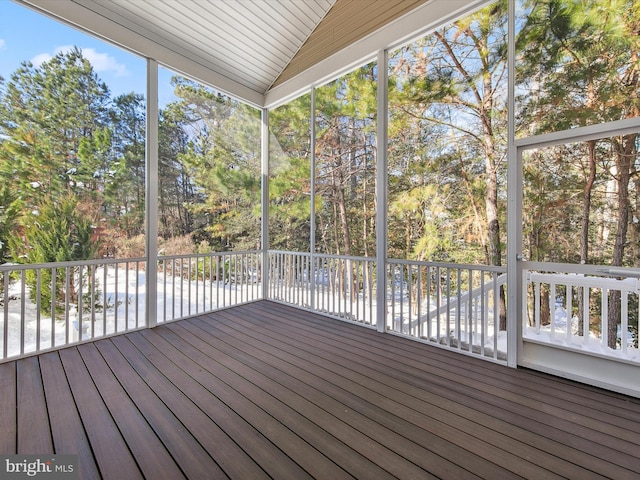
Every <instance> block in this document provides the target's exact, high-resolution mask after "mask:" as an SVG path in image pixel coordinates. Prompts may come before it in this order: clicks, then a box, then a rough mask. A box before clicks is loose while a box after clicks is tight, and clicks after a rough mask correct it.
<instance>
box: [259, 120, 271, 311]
mask: <svg viewBox="0 0 640 480" xmlns="http://www.w3.org/2000/svg"><path fill="white" fill-rule="evenodd" d="M260 150H261V159H262V166H261V172H262V185H261V189H260V190H261V200H260V201H261V208H260V212H261V217H262V225H261V239H260V248H261V249H262V298H263V299H265V300H266V299H267V298H269V110H268V109H266V108H263V109H262V134H261V148H260Z"/></svg>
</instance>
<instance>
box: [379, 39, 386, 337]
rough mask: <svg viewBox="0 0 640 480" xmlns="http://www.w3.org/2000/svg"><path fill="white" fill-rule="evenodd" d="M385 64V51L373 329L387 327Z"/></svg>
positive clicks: (381, 66)
mask: <svg viewBox="0 0 640 480" xmlns="http://www.w3.org/2000/svg"><path fill="white" fill-rule="evenodd" d="M388 63H389V56H388V53H387V51H386V50H380V51H379V52H378V98H377V102H378V105H377V125H376V128H377V142H376V144H377V151H376V277H377V284H376V286H377V289H376V328H377V330H378V332H385V331H386V325H387V185H388V183H387V140H388V134H387V132H388V123H389V121H388V118H389V115H388V101H387V99H388V97H389V81H388V77H389V75H388V70H389V69H388Z"/></svg>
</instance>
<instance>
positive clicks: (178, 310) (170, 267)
mask: <svg viewBox="0 0 640 480" xmlns="http://www.w3.org/2000/svg"><path fill="white" fill-rule="evenodd" d="M261 277H262V268H261V252H259V251H246V252H224V253H206V254H198V255H171V256H162V257H159V258H158V289H157V294H158V311H157V316H158V319H157V322H158V323H163V322H167V321H171V320H179V319H181V318H186V317H190V316H193V315H200V314H203V313H207V312H212V311H214V310H219V309H221V308H227V307H232V306H234V305H240V304H243V303H247V302H252V301H255V300H258V299H260V298H262V287H261V285H262V282H261Z"/></svg>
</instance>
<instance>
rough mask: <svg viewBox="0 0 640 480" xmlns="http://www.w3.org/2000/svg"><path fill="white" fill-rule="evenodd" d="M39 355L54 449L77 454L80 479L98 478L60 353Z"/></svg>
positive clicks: (97, 471)
mask: <svg viewBox="0 0 640 480" xmlns="http://www.w3.org/2000/svg"><path fill="white" fill-rule="evenodd" d="M39 358H40V370H41V372H42V383H43V386H44V389H45V397H46V400H47V410H48V412H49V423H50V425H51V435H52V437H53V446H54V450H55V451H61V452H67V453H71V454H75V455H78V469H79V472H80V475H82V478H85V479H99V478H100V472H99V470H98V466H97V465H96V462H95V459H94V456H93V452H92V451H91V448H90V445H89V442H88V441H87V435H86V433H85V431H84V427H83V425H82V419H81V418H80V414H79V413H78V409H77V408H76V404H75V402H74V400H73V396H72V395H71V391H70V390H69V385H68V383H67V378H66V376H65V372H64V369H63V368H62V363H61V361H60V356H59V355H58V354H57V353H54V352H51V353H45V354H43V355H40V357H39ZM40 453H42V452H40Z"/></svg>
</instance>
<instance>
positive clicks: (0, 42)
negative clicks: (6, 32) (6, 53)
mask: <svg viewBox="0 0 640 480" xmlns="http://www.w3.org/2000/svg"><path fill="white" fill-rule="evenodd" d="M5 44H6V42H5V41H4V38H0V48H2V47H4V46H5Z"/></svg>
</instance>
